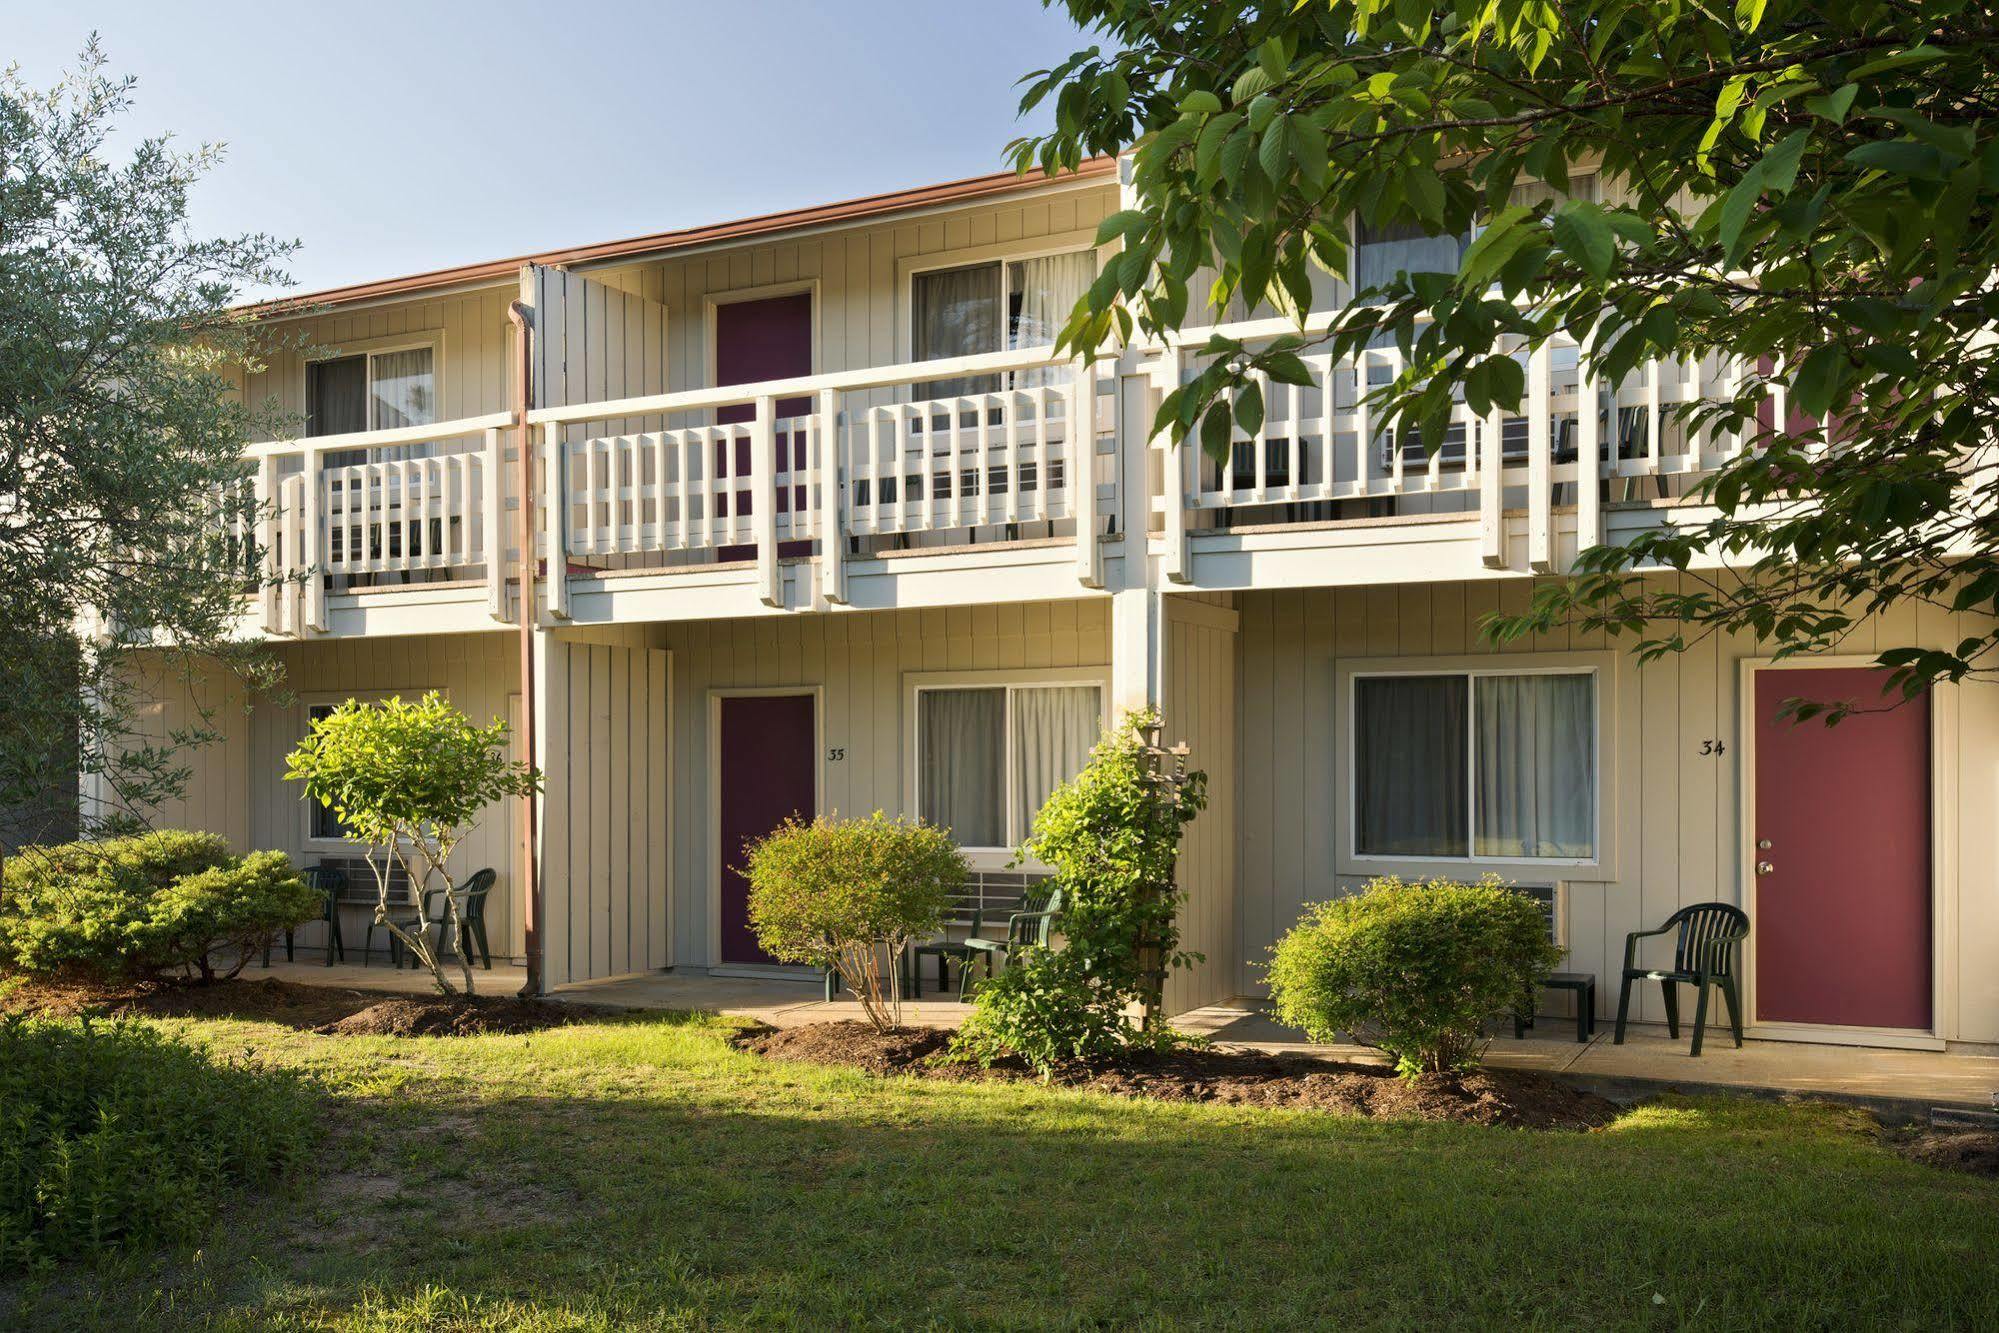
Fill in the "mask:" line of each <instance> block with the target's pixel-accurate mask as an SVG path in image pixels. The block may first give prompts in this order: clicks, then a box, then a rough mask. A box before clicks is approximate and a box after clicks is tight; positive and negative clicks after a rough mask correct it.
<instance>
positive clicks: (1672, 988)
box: [1613, 903, 1749, 1055]
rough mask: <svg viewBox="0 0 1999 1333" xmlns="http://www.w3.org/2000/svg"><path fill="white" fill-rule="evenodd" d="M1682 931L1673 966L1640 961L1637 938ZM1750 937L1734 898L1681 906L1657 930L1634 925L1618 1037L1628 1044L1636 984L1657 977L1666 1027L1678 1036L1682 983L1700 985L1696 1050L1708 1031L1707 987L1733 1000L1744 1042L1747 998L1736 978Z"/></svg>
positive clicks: (1732, 1016)
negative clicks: (1626, 1027)
mask: <svg viewBox="0 0 1999 1333" xmlns="http://www.w3.org/2000/svg"><path fill="white" fill-rule="evenodd" d="M1675 931H1677V932H1678V938H1677V939H1675V940H1674V941H1673V965H1672V966H1671V967H1668V968H1643V967H1640V966H1638V941H1640V940H1642V939H1648V938H1650V937H1651V936H1654V935H1670V934H1673V933H1674V932H1675ZM1748 937H1749V917H1748V916H1747V914H1745V913H1744V912H1743V910H1742V909H1741V908H1739V907H1735V906H1733V905H1731V904H1729V903H1695V904H1693V905H1692V906H1690V907H1682V908H1681V909H1680V910H1679V911H1677V912H1675V913H1673V914H1672V915H1671V916H1669V917H1667V918H1666V924H1665V925H1663V926H1661V927H1659V928H1658V929H1657V930H1635V931H1633V932H1631V934H1629V935H1626V936H1625V937H1624V984H1623V986H1622V987H1621V988H1620V989H1619V990H1618V993H1617V1038H1616V1040H1615V1042H1614V1043H1613V1044H1614V1045H1618V1046H1622V1045H1623V1044H1624V1020H1625V1016H1626V1015H1627V1014H1628V1013H1629V1012H1630V1009H1631V986H1632V983H1634V982H1639V981H1656V982H1658V983H1659V984H1660V985H1661V986H1662V987H1664V988H1665V995H1666V1027H1667V1030H1668V1031H1670V1032H1671V1033H1672V1034H1673V1036H1674V1037H1675V1038H1676V1039H1677V1038H1678V1037H1679V1035H1680V997H1679V991H1678V989H1677V988H1678V987H1680V986H1683V985H1686V986H1694V987H1697V988H1698V990H1697V995H1698V998H1697V999H1696V1000H1695V1001H1694V1048H1693V1050H1692V1052H1690V1053H1691V1054H1693V1055H1699V1054H1700V1053H1701V1037H1702V1035H1703V1034H1704V1033H1705V1032H1706V1030H1707V992H1708V987H1710V986H1714V987H1717V988H1718V989H1720V991H1721V996H1722V998H1723V999H1724V1000H1726V1001H1728V1021H1729V1026H1730V1027H1732V1028H1733V1029H1734V1030H1735V1044H1736V1045H1737V1046H1740V1045H1742V998H1741V996H1739V995H1738V994H1737V993H1736V989H1735V979H1736V977H1737V976H1738V975H1739V974H1740V973H1741V971H1742V941H1743V940H1745V939H1747V938H1748Z"/></svg>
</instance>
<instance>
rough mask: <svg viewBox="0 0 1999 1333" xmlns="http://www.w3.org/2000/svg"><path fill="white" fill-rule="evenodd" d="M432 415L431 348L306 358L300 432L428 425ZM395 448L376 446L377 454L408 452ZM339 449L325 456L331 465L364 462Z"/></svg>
mask: <svg viewBox="0 0 1999 1333" xmlns="http://www.w3.org/2000/svg"><path fill="white" fill-rule="evenodd" d="M436 420H437V372H436V366H435V352H434V349H432V348H429V347H401V348H397V349H395V350H394V351H384V352H357V353H355V354H353V355H351V356H330V357H323V358H321V359H318V360H315V361H308V362H306V366H305V433H306V434H307V435H353V434H358V433H360V432H361V431H369V430H396V429H399V428H401V427H404V426H428V425H430V424H431V423H432V422H434V421H436ZM408 449H409V446H403V448H402V449H401V450H399V451H378V460H379V459H380V458H399V457H408V456H410V455H409V453H408ZM348 453H349V451H344V450H343V451H338V452H337V453H336V454H333V455H329V456H328V459H327V461H328V462H329V463H330V464H332V465H334V466H341V465H344V464H346V463H355V462H364V461H366V455H365V454H364V453H361V452H358V451H357V452H353V453H352V456H346V455H347V454H348Z"/></svg>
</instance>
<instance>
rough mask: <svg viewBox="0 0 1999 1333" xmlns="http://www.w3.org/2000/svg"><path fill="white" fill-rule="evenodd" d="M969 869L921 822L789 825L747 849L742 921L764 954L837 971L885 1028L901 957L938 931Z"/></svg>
mask: <svg viewBox="0 0 1999 1333" xmlns="http://www.w3.org/2000/svg"><path fill="white" fill-rule="evenodd" d="M968 873H969V870H968V868H967V866H966V864H965V858H964V856H963V855H962V854H960V853H959V851H958V848H957V845H956V844H955V843H953V842H952V841H951V838H950V835H949V834H947V833H945V832H944V831H943V830H941V829H935V828H931V827H930V826H928V825H927V824H923V823H921V822H920V821H916V820H909V819H890V818H889V817H888V816H886V815H884V814H882V813H881V812H880V811H876V812H875V813H874V814H872V815H870V816H869V817H868V818H866V819H839V818H827V817H825V816H821V817H819V818H818V819H815V820H813V821H812V822H811V823H809V824H805V823H800V822H799V821H797V820H795V819H794V820H788V821H786V822H785V824H784V825H783V826H781V827H780V828H778V829H777V830H776V831H775V832H773V833H771V834H770V836H768V837H766V838H763V839H761V840H760V841H758V842H755V843H753V844H751V846H750V848H749V881H750V924H751V926H752V927H753V928H754V929H755V930H756V933H757V942H758V943H759V944H761V945H762V946H763V949H764V952H765V953H768V954H770V955H771V956H772V957H773V958H779V959H782V960H784V961H785V962H789V963H810V964H811V965H812V966H814V967H821V968H832V969H835V970H837V971H838V972H839V974H840V979H841V980H842V981H843V982H845V983H846V985H847V988H848V989H849V990H851V991H852V992H853V993H854V994H855V995H856V996H857V997H859V999H860V1001H861V1007H862V1009H863V1010H864V1011H865V1012H866V1013H867V1016H868V1021H869V1022H870V1023H872V1024H874V1026H875V1027H877V1028H881V1029H887V1028H891V1027H894V1026H896V1025H898V1024H899V1023H900V1022H901V1021H902V962H903V953H904V951H905V950H906V949H907V948H908V947H909V944H910V942H911V941H912V940H915V939H919V938H921V937H923V936H925V935H931V934H935V933H936V932H937V931H938V930H940V929H942V927H943V924H944V909H945V908H946V907H947V906H948V905H949V903H950V900H951V895H952V894H953V893H954V892H955V891H957V889H958V888H959V886H961V885H962V884H963V883H964V882H965V876H966V875H967V874H968ZM883 962H886V963H887V966H888V976H887V981H886V985H884V982H883V978H882V975H881V964H882V963H883Z"/></svg>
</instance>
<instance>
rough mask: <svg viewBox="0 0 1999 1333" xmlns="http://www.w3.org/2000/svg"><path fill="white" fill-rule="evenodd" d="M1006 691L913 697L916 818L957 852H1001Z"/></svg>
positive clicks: (947, 692)
mask: <svg viewBox="0 0 1999 1333" xmlns="http://www.w3.org/2000/svg"><path fill="white" fill-rule="evenodd" d="M1005 727H1006V691H1005V690H1004V689H981V690H925V691H923V693H922V694H920V695H918V696H917V748H918V755H917V768H918V772H917V784H916V788H917V807H918V808H917V813H918V814H919V815H920V816H922V818H923V821H924V822H925V823H926V824H934V825H936V826H937V827H939V828H946V829H949V830H951V836H952V837H953V838H954V839H955V840H956V841H957V843H958V845H959V846H961V847H1005V846H1008V845H1009V843H1008V841H1007V836H1006V789H1005V787H1004V785H1003V783H1004V780H1005V769H1006V730H1005Z"/></svg>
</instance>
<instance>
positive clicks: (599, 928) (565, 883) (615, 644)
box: [539, 627, 675, 986]
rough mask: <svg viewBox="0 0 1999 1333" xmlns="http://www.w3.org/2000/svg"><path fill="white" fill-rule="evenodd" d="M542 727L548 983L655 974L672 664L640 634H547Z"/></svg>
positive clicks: (666, 856)
mask: <svg viewBox="0 0 1999 1333" xmlns="http://www.w3.org/2000/svg"><path fill="white" fill-rule="evenodd" d="M546 649H547V650H546V652H545V653H544V655H543V657H542V663H543V665H542V667H541V669H542V670H543V671H544V672H545V673H546V679H545V680H544V682H543V684H544V690H545V693H544V695H543V698H544V699H545V704H544V708H545V712H544V713H543V715H542V717H541V718H540V719H539V721H540V725H541V728H542V736H543V751H542V753H541V755H540V756H539V759H540V763H541V766H542V769H543V771H544V772H545V773H546V774H547V785H546V788H545V802H546V804H545V810H544V815H543V818H542V846H541V857H542V873H543V877H544V879H543V890H544V891H543V902H544V903H545V906H546V913H547V915H546V921H545V923H544V940H545V945H544V958H545V960H546V966H547V980H548V984H549V985H552V986H559V985H562V984H564V983H566V982H571V981H583V980H587V979H589V978H593V977H610V976H621V975H624V974H626V973H631V972H645V971H650V970H652V969H655V968H660V967H664V966H666V965H667V964H668V962H669V961H670V957H669V955H668V952H667V938H668V936H667V931H668V922H669V920H670V918H671V905H670V904H669V902H668V900H667V897H666V893H665V884H666V876H667V870H668V865H669V861H670V858H671V855H672V848H673V841H674V838H673V822H672V817H671V812H672V806H671V800H672V794H673V790H674V786H675V783H674V780H673V776H674V775H673V774H672V772H671V771H670V769H671V759H672V744H671V739H670V738H671V736H672V729H673V719H672V717H671V715H670V706H671V698H670V692H669V688H668V682H669V680H670V679H671V675H670V673H671V670H672V662H671V659H670V655H669V654H668V653H667V652H665V651H664V650H662V649H659V648H654V647H651V646H648V643H647V637H646V631H645V630H644V628H643V627H633V628H626V629H620V630H607V631H601V632H599V633H597V634H594V635H591V636H590V637H589V638H587V639H583V638H577V639H572V638H568V637H565V636H562V635H552V636H550V637H549V639H548V641H547V645H546Z"/></svg>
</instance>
